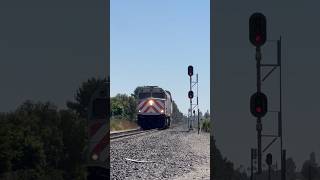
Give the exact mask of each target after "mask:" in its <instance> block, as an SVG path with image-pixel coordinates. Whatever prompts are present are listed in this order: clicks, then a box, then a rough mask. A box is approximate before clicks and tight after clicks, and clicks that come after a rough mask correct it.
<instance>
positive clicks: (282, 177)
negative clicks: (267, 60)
mask: <svg viewBox="0 0 320 180" xmlns="http://www.w3.org/2000/svg"><path fill="white" fill-rule="evenodd" d="M277 59H278V66H279V69H280V75H279V76H280V80H279V87H280V88H279V91H280V92H279V93H280V95H279V96H280V100H279V101H280V102H279V103H280V111H279V117H278V118H279V136H280V152H281V180H285V179H286V174H285V173H286V172H285V171H286V170H285V169H286V166H285V165H284V164H285V161H286V158H285V151H284V150H283V143H282V72H281V36H280V38H279V40H278V41H277Z"/></svg>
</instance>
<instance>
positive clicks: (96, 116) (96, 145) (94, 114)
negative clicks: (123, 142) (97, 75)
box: [86, 79, 110, 180]
mask: <svg viewBox="0 0 320 180" xmlns="http://www.w3.org/2000/svg"><path fill="white" fill-rule="evenodd" d="M109 89H110V81H109V79H108V81H105V82H104V83H103V84H102V85H101V86H100V87H98V88H97V90H96V91H95V92H94V94H93V95H92V97H91V100H90V103H89V109H88V144H87V147H86V148H87V149H86V155H87V158H86V162H87V163H86V164H87V165H86V168H87V175H86V176H87V178H86V179H87V180H96V179H108V178H109V177H110V153H109V148H110V125H109V115H110V104H109V101H108V97H109V94H110V90H109ZM108 130H109V131H108Z"/></svg>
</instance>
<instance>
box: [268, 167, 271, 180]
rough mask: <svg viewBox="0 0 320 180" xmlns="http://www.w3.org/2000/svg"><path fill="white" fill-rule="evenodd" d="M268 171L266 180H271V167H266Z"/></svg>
mask: <svg viewBox="0 0 320 180" xmlns="http://www.w3.org/2000/svg"><path fill="white" fill-rule="evenodd" d="M268 166H269V169H268V180H271V165H268Z"/></svg>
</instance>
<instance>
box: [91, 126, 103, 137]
mask: <svg viewBox="0 0 320 180" xmlns="http://www.w3.org/2000/svg"><path fill="white" fill-rule="evenodd" d="M103 124H104V123H103V122H97V123H94V124H93V125H90V132H89V135H90V137H92V136H94V135H95V134H96V133H97V131H98V130H99V129H100V128H101V126H103Z"/></svg>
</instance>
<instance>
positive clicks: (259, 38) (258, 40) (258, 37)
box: [256, 35, 261, 43]
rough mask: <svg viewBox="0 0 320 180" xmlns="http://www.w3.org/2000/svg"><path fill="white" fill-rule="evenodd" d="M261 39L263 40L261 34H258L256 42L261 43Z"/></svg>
mask: <svg viewBox="0 0 320 180" xmlns="http://www.w3.org/2000/svg"><path fill="white" fill-rule="evenodd" d="M260 41H261V36H260V35H257V36H256V42H257V43H259V42H260Z"/></svg>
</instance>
